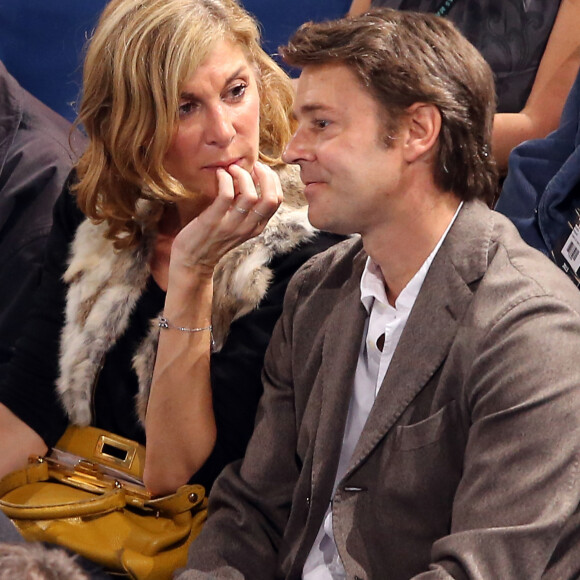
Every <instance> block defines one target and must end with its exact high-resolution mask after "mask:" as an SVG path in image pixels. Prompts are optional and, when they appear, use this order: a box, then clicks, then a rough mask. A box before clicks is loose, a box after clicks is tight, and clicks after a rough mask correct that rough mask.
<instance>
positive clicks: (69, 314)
mask: <svg viewBox="0 0 580 580" xmlns="http://www.w3.org/2000/svg"><path fill="white" fill-rule="evenodd" d="M279 174H280V177H281V180H282V187H283V189H284V195H285V201H284V203H283V204H282V205H281V206H280V208H279V209H278V212H277V213H276V215H275V216H274V217H273V218H272V219H271V220H270V221H269V223H268V225H267V226H266V228H265V230H264V231H263V232H262V234H260V235H259V236H257V237H256V238H253V239H251V240H248V241H247V242H245V243H243V244H241V245H240V246H238V247H237V248H234V249H233V250H231V251H230V252H228V253H227V254H226V255H225V256H224V257H223V258H222V260H221V261H220V262H219V263H218V265H217V267H216V271H215V274H214V299H213V314H212V324H213V327H214V340H215V350H216V351H219V350H220V349H221V348H222V347H223V344H224V342H225V340H226V338H227V335H228V332H229V328H230V324H231V323H232V322H233V321H234V320H236V319H237V318H239V317H241V316H243V315H244V314H247V313H248V312H250V311H251V310H253V309H254V308H256V307H257V306H258V304H259V303H260V301H261V300H262V298H263V297H264V295H265V294H266V291H267V290H268V287H269V285H270V282H271V279H272V276H273V272H272V270H271V269H270V268H269V267H268V264H269V263H270V262H271V260H272V258H274V257H275V256H277V255H280V254H284V253H287V252H289V251H291V250H292V249H293V248H295V247H297V246H298V245H299V244H300V243H301V242H304V241H306V240H309V239H311V238H312V237H313V236H314V235H315V233H316V230H315V229H314V228H313V227H312V226H311V225H310V223H309V222H308V219H307V214H306V207H304V202H303V198H302V188H301V186H300V185H299V181H298V177H297V173H296V171H294V169H293V168H290V167H285V168H283V169H281V170H279ZM103 231H104V224H94V223H92V222H91V221H89V220H85V221H84V222H82V223H81V225H80V226H79V228H78V230H77V233H76V236H75V239H74V241H73V244H72V247H71V255H70V260H69V266H68V269H67V271H66V273H65V276H64V280H65V282H66V283H67V284H68V293H67V306H66V316H65V325H64V328H63V332H62V337H61V351H60V377H59V379H58V381H57V390H58V393H59V396H60V398H61V401H62V404H63V405H64V408H65V409H66V411H67V413H68V415H69V418H70V420H71V422H72V423H73V424H76V425H89V424H90V422H91V420H92V417H91V400H92V389H93V385H94V384H95V381H96V379H97V377H98V374H99V371H100V368H101V366H102V364H103V361H104V357H105V354H106V353H107V352H108V351H109V349H110V348H111V347H112V346H113V345H114V344H115V342H116V341H117V340H118V338H119V337H120V336H121V335H122V334H123V332H124V331H125V329H126V328H127V324H128V321H129V317H130V314H131V312H132V311H133V309H134V307H135V305H136V304H137V301H138V300H139V298H140V297H141V295H142V293H143V291H144V290H145V287H146V284H147V280H148V278H149V275H150V273H149V266H148V262H149V256H150V252H151V248H152V239H150V238H149V239H144V240H143V242H142V243H141V244H140V245H139V246H138V247H137V248H134V249H131V250H128V251H122V252H117V251H115V250H114V248H113V245H112V243H111V242H110V241H109V240H106V239H105V238H104V237H103ZM158 337H159V328H158V326H157V319H153V320H152V321H151V328H150V331H149V334H148V335H147V337H146V338H145V340H144V341H143V342H142V344H141V345H140V346H139V347H138V349H137V351H136V352H135V354H134V356H133V368H134V370H135V372H136V373H137V377H138V381H139V393H138V395H137V401H136V405H137V413H138V416H139V419H140V420H141V421H142V422H143V421H144V417H145V411H146V408H147V400H148V397H149V389H150V385H151V377H152V374H153V366H154V364H155V353H156V351H157V340H158Z"/></svg>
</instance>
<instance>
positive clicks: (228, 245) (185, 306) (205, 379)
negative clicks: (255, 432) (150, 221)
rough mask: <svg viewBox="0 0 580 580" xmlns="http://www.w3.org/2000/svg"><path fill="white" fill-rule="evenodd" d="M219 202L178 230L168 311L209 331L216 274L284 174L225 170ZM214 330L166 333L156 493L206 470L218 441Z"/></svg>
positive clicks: (157, 407) (152, 471)
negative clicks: (212, 377) (212, 365)
mask: <svg viewBox="0 0 580 580" xmlns="http://www.w3.org/2000/svg"><path fill="white" fill-rule="evenodd" d="M217 178H218V186H219V187H218V195H217V197H216V198H215V200H214V201H213V203H212V204H211V205H210V206H209V207H208V208H207V209H205V210H204V211H203V212H202V213H201V214H199V215H198V216H197V217H196V218H194V219H193V220H192V221H191V222H189V223H188V224H187V225H186V226H185V227H184V228H183V229H182V230H181V231H180V232H179V234H178V235H177V236H176V238H175V240H174V242H173V245H172V248H171V259H170V263H169V283H168V286H167V295H166V298H165V308H164V316H165V317H167V319H168V320H170V321H171V322H172V323H173V325H177V326H184V327H188V328H203V329H208V328H209V326H210V324H211V323H212V304H213V272H214V268H215V266H216V264H217V263H218V261H219V260H220V259H221V258H222V256H224V254H226V253H227V252H228V251H229V250H231V249H232V248H234V247H236V246H238V245H239V244H241V243H242V242H244V241H246V240H248V239H250V238H252V237H254V236H256V235H258V234H260V233H261V232H262V230H263V229H264V226H265V225H266V223H267V222H268V220H269V219H270V218H271V217H272V215H274V213H275V212H276V210H277V209H278V206H279V205H280V203H281V202H282V188H281V186H280V181H279V179H278V176H277V175H276V173H274V171H272V170H271V169H270V168H269V167H266V166H265V165H263V164H261V163H257V164H256V166H255V168H254V172H253V178H252V175H250V174H249V173H248V172H247V171H245V170H244V169H242V168H241V167H238V166H235V165H232V166H231V167H229V168H228V169H227V171H226V170H225V169H219V170H218V176H217ZM210 348H211V335H210V332H208V330H204V331H200V332H181V331H180V330H176V329H175V328H169V329H165V330H163V331H162V332H161V333H160V336H159V344H158V347H157V357H156V362H155V369H154V372H153V380H152V384H151V394H150V396H149V404H148V407H147V416H146V421H145V423H146V426H145V428H146V432H147V451H146V458H145V472H144V480H145V484H146V485H147V487H148V488H149V489H150V491H151V492H153V493H154V494H162V493H171V492H172V491H175V489H177V488H178V487H179V486H180V485H182V484H184V483H186V482H187V481H188V480H189V478H190V477H191V476H192V475H193V474H194V473H195V472H196V471H198V470H199V468H200V467H201V466H202V465H203V464H204V463H205V461H206V460H207V458H208V457H209V455H210V453H211V451H212V449H213V447H214V445H215V441H216V430H217V427H216V423H215V418H214V413H213V400H212V391H211V380H210Z"/></svg>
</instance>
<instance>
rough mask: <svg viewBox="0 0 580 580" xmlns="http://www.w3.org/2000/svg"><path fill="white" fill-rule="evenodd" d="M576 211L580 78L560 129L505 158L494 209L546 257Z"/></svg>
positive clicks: (566, 231) (579, 204)
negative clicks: (500, 190) (499, 189)
mask: <svg viewBox="0 0 580 580" xmlns="http://www.w3.org/2000/svg"><path fill="white" fill-rule="evenodd" d="M578 207H580V74H579V75H578V77H577V78H576V82H575V83H574V85H573V87H572V90H571V91H570V94H569V96H568V100H567V101H566V105H565V107H564V110H563V112H562V118H561V120H560V126H559V127H558V129H556V131H554V132H553V133H551V134H550V135H548V136H547V137H546V138H544V139H534V140H531V141H526V142H524V143H522V144H521V145H519V146H518V147H516V148H515V149H514V150H513V151H512V153H511V155H510V158H509V169H508V175H507V177H506V179H505V182H504V185H503V189H502V193H501V195H500V198H499V200H498V203H497V206H496V209H497V211H499V212H501V213H503V214H504V215H506V216H507V217H509V218H510V219H511V220H512V221H513V222H514V224H515V225H516V227H517V228H518V230H519V232H520V234H521V236H522V237H523V238H524V240H525V241H526V242H527V243H528V244H530V245H531V246H533V247H535V248H537V249H538V250H541V251H542V252H544V254H547V255H548V256H550V257H552V258H553V257H554V256H553V252H554V251H555V249H556V248H557V246H558V245H559V244H560V243H561V241H562V240H563V239H564V238H565V237H566V236H567V235H569V234H570V232H571V228H570V225H568V224H569V223H571V224H573V223H574V221H575V217H576V211H575V210H576V208H578Z"/></svg>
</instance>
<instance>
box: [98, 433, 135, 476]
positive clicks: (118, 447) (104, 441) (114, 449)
mask: <svg viewBox="0 0 580 580" xmlns="http://www.w3.org/2000/svg"><path fill="white" fill-rule="evenodd" d="M136 453H137V449H136V448H135V447H134V446H131V445H128V444H126V443H124V442H122V441H117V440H116V439H113V438H112V437H107V436H106V435H101V436H100V437H99V439H98V441H97V446H96V449H95V457H98V458H99V459H101V460H102V461H103V462H105V463H109V464H111V463H112V464H113V465H115V466H119V467H124V468H125V469H130V467H131V464H132V463H133V459H135V455H136Z"/></svg>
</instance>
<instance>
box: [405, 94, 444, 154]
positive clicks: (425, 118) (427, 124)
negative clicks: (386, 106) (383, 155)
mask: <svg viewBox="0 0 580 580" xmlns="http://www.w3.org/2000/svg"><path fill="white" fill-rule="evenodd" d="M404 118H405V138H404V139H405V140H404V156H405V160H406V161H407V162H409V163H412V162H413V161H416V160H417V159H419V158H420V157H424V156H426V155H429V153H430V152H431V151H433V150H434V149H435V145H436V143H437V138H438V137H439V132H440V130H441V113H440V112H439V109H438V108H437V107H436V106H435V105H431V104H426V103H414V104H413V105H411V106H410V107H409V108H408V109H407V110H406V114H405V117H404Z"/></svg>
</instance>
